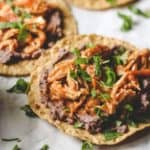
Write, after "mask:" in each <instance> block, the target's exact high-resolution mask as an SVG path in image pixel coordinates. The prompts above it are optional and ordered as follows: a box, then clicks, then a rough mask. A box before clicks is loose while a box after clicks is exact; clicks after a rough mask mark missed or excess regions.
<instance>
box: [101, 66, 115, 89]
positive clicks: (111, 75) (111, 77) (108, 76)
mask: <svg viewBox="0 0 150 150" xmlns="http://www.w3.org/2000/svg"><path fill="white" fill-rule="evenodd" d="M116 78H117V77H116V73H115V72H114V71H113V70H112V69H111V68H110V67H105V81H103V83H104V84H105V85H106V86H110V87H111V86H112V85H113V84H114V83H115V82H116Z"/></svg>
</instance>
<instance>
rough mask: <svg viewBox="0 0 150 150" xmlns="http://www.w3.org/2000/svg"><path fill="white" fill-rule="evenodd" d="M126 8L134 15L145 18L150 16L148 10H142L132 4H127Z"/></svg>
mask: <svg viewBox="0 0 150 150" xmlns="http://www.w3.org/2000/svg"><path fill="white" fill-rule="evenodd" d="M128 8H129V10H130V11H131V12H133V13H134V14H136V15H139V16H143V17H145V18H150V11H142V10H141V9H139V8H136V7H134V6H129V7H128Z"/></svg>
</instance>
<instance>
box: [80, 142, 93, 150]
mask: <svg viewBox="0 0 150 150" xmlns="http://www.w3.org/2000/svg"><path fill="white" fill-rule="evenodd" d="M82 150H93V145H92V144H91V143H90V142H88V141H84V142H83V143H82Z"/></svg>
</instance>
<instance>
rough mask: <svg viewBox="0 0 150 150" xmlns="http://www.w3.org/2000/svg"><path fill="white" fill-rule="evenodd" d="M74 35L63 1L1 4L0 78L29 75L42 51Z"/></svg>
mask: <svg viewBox="0 0 150 150" xmlns="http://www.w3.org/2000/svg"><path fill="white" fill-rule="evenodd" d="M76 31H77V30H76V22H75V20H74V18H73V16H72V14H71V12H70V9H69V7H68V6H67V5H66V3H65V2H64V1H63V0H13V1H5V0H3V1H1V2H0V74H2V75H15V76H19V75H28V74H30V73H31V72H32V71H33V68H34V66H35V64H36V62H37V60H38V58H39V57H40V56H41V55H42V53H43V52H44V51H45V50H47V49H48V48H50V47H52V46H53V45H54V43H55V42H56V41H58V40H59V39H61V38H63V37H64V36H67V35H73V34H75V33H76Z"/></svg>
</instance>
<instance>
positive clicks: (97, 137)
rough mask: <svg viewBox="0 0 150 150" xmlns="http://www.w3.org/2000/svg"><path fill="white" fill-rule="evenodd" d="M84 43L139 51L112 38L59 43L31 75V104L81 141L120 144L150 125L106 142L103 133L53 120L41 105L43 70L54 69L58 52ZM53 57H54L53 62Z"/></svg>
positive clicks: (76, 38)
mask: <svg viewBox="0 0 150 150" xmlns="http://www.w3.org/2000/svg"><path fill="white" fill-rule="evenodd" d="M83 43H93V44H95V45H96V44H104V45H108V46H109V47H113V46H115V45H121V46H124V47H125V48H126V49H127V50H137V48H136V47H134V46H132V45H130V44H129V43H126V42H123V41H120V40H116V39H112V38H106V37H103V36H97V35H79V36H71V37H67V38H65V39H63V40H61V41H59V42H57V44H56V45H55V46H54V47H53V48H52V51H51V53H49V52H47V54H46V55H45V56H43V59H44V60H46V61H48V60H49V61H48V62H47V63H46V64H43V62H42V61H41V67H38V68H37V69H36V70H35V71H34V72H33V73H32V75H31V89H30V91H29V94H28V99H29V104H30V106H31V108H32V109H33V111H34V112H35V113H36V114H37V115H38V116H39V117H40V118H41V119H44V120H47V121H48V122H49V123H50V124H52V125H54V126H56V127H57V128H58V129H60V130H61V131H63V132H65V133H66V134H69V135H71V136H75V137H77V138H79V139H81V140H86V141H89V142H91V143H93V144H97V145H114V144H117V143H120V142H122V141H124V140H125V139H127V138H128V137H129V136H131V135H133V134H135V133H137V132H138V131H141V130H143V129H145V128H148V127H150V123H147V124H139V126H138V127H129V131H128V132H127V133H124V134H123V135H122V136H119V137H118V138H116V139H114V140H110V141H106V140H105V138H104V135H103V134H101V133H98V134H90V133H89V132H88V131H86V130H84V129H75V128H74V127H73V126H72V125H70V124H68V123H65V122H62V121H59V120H53V119H52V116H50V113H49V111H50V110H49V108H46V107H45V106H44V105H43V104H42V103H41V99H40V97H41V95H40V87H39V81H40V75H41V73H42V71H43V69H51V68H52V67H53V62H55V60H57V58H58V51H59V50H60V49H61V48H64V49H68V50H71V48H74V47H77V46H79V45H81V44H83ZM51 57H53V61H52V59H51Z"/></svg>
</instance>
